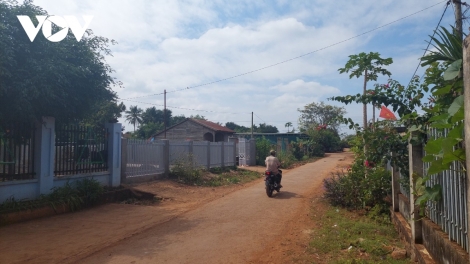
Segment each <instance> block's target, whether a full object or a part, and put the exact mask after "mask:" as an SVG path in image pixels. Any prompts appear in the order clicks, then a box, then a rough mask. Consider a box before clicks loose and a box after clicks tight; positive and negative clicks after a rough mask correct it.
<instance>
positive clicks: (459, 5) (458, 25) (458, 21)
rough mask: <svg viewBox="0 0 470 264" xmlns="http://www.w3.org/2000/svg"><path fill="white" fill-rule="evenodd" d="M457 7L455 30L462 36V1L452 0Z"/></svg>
mask: <svg viewBox="0 0 470 264" xmlns="http://www.w3.org/2000/svg"><path fill="white" fill-rule="evenodd" d="M452 3H453V4H454V9H455V31H457V33H458V34H459V35H460V37H461V38H462V2H460V1H459V0H452Z"/></svg>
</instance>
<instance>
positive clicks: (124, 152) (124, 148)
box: [121, 138, 127, 183]
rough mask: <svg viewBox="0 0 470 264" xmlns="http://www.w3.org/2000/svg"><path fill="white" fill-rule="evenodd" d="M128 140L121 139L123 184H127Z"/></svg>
mask: <svg viewBox="0 0 470 264" xmlns="http://www.w3.org/2000/svg"><path fill="white" fill-rule="evenodd" d="M126 168H127V138H123V139H121V183H126Z"/></svg>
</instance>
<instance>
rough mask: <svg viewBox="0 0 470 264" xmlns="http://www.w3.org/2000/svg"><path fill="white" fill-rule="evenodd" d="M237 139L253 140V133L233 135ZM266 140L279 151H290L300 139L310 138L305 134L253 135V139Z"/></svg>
mask: <svg viewBox="0 0 470 264" xmlns="http://www.w3.org/2000/svg"><path fill="white" fill-rule="evenodd" d="M233 136H234V137H237V138H246V139H249V138H251V133H235V134H234V135H233ZM263 137H264V138H265V139H267V140H269V141H270V142H271V144H272V145H276V146H277V150H278V151H281V150H288V149H290V143H291V142H292V141H297V139H298V138H300V139H308V138H309V136H308V135H307V134H304V133H253V138H254V139H257V138H263Z"/></svg>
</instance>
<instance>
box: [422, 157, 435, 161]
mask: <svg viewBox="0 0 470 264" xmlns="http://www.w3.org/2000/svg"><path fill="white" fill-rule="evenodd" d="M435 159H436V157H435V156H434V155H426V156H424V157H423V162H433V161H434V160H435Z"/></svg>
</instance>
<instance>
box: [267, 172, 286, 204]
mask: <svg viewBox="0 0 470 264" xmlns="http://www.w3.org/2000/svg"><path fill="white" fill-rule="evenodd" d="M279 175H282V171H281V170H279ZM264 176H265V178H264V181H265V185H266V194H267V195H268V197H272V196H273V192H274V191H276V192H279V191H280V190H281V186H279V185H278V184H277V182H278V177H279V176H277V175H274V173H272V172H271V171H265V172H264Z"/></svg>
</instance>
